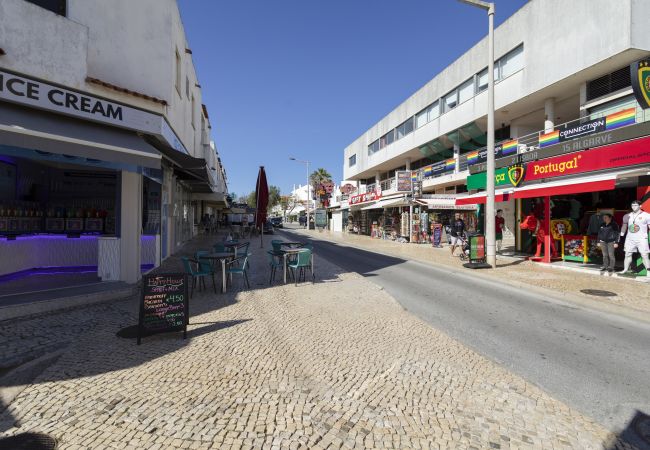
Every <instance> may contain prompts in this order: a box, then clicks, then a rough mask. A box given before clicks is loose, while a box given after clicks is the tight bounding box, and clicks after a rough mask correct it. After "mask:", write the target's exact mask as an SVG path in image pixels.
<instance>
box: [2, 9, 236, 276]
mask: <svg viewBox="0 0 650 450" xmlns="http://www.w3.org/2000/svg"><path fill="white" fill-rule="evenodd" d="M0 36H2V39H1V41H0V47H1V49H0V173H2V174H3V177H2V178H0V184H2V187H3V188H4V187H7V188H6V189H0V191H1V192H0V205H2V207H0V210H3V211H4V212H3V214H0V216H2V219H0V236H9V237H10V238H11V240H5V239H0V255H2V257H1V258H0V260H1V261H2V262H0V275H3V274H7V273H12V272H18V271H24V270H30V269H32V268H38V267H42V266H55V267H58V266H84V267H95V266H96V267H97V268H98V269H97V270H98V274H99V276H101V277H102V279H104V280H123V281H126V282H129V283H132V282H135V281H137V280H138V279H139V278H140V276H141V272H142V270H146V269H147V268H148V267H151V266H155V265H157V264H159V263H160V260H161V259H162V258H165V257H167V256H168V255H170V254H171V253H173V252H174V251H175V250H176V249H178V247H179V246H180V245H181V244H182V243H183V242H185V241H186V240H188V239H189V238H191V237H192V236H193V234H194V233H195V223H196V222H197V221H198V219H199V217H200V215H201V214H202V213H204V212H214V211H215V210H217V209H219V208H222V207H225V206H226V194H227V185H226V174H225V170H224V168H223V166H222V164H221V160H220V158H219V155H218V153H217V151H216V148H215V146H214V144H211V140H210V121H209V117H208V111H207V108H206V107H205V105H203V102H202V96H201V86H200V83H199V80H198V79H197V76H196V72H195V69H194V64H193V61H192V57H193V56H192V50H191V47H190V46H189V44H188V42H187V39H186V37H185V32H184V29H183V24H182V21H181V18H180V13H179V10H178V7H177V4H176V1H175V0H138V1H129V0H114V1H110V2H106V1H103V0H48V1H44V0H3V1H2V2H0ZM203 56H204V57H208V56H209V55H203ZM28 218H30V219H31V220H27V219H28ZM88 219H91V220H88ZM79 235H81V239H68V236H79ZM9 254H11V255H13V256H12V257H9V256H8V255H9ZM16 255H18V257H16Z"/></svg>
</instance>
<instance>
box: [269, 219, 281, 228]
mask: <svg viewBox="0 0 650 450" xmlns="http://www.w3.org/2000/svg"><path fill="white" fill-rule="evenodd" d="M271 225H273V226H274V227H276V228H283V225H282V217H271Z"/></svg>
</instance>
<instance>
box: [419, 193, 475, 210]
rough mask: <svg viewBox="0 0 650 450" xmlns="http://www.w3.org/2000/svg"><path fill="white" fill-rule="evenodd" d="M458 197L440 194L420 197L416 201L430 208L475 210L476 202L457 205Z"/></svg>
mask: <svg viewBox="0 0 650 450" xmlns="http://www.w3.org/2000/svg"><path fill="white" fill-rule="evenodd" d="M457 199H458V197H451V196H440V197H435V196H434V197H433V198H418V199H417V200H415V202H416V203H417V204H419V205H422V206H426V207H427V208H428V209H456V210H472V211H473V210H475V209H476V205H475V204H469V205H457V204H456V200H457Z"/></svg>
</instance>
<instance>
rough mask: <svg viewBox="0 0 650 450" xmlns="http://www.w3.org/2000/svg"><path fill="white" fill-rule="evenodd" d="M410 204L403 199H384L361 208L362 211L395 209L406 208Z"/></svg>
mask: <svg viewBox="0 0 650 450" xmlns="http://www.w3.org/2000/svg"><path fill="white" fill-rule="evenodd" d="M409 204H410V203H409V201H408V200H407V199H405V198H404V197H399V198H385V199H382V200H379V201H377V202H374V203H373V204H372V205H368V206H364V207H363V208H361V210H362V211H365V210H368V209H383V208H397V207H400V206H408V205H409Z"/></svg>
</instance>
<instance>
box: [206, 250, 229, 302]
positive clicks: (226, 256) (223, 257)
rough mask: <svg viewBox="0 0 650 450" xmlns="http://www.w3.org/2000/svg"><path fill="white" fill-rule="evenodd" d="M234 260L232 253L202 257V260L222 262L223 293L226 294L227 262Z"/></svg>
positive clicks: (209, 254) (211, 254)
mask: <svg viewBox="0 0 650 450" xmlns="http://www.w3.org/2000/svg"><path fill="white" fill-rule="evenodd" d="M231 258H234V254H233V253H230V252H217V253H208V254H207V255H203V256H201V259H212V260H219V261H221V292H223V293H224V294H225V293H226V261H227V260H229V259H231Z"/></svg>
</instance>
